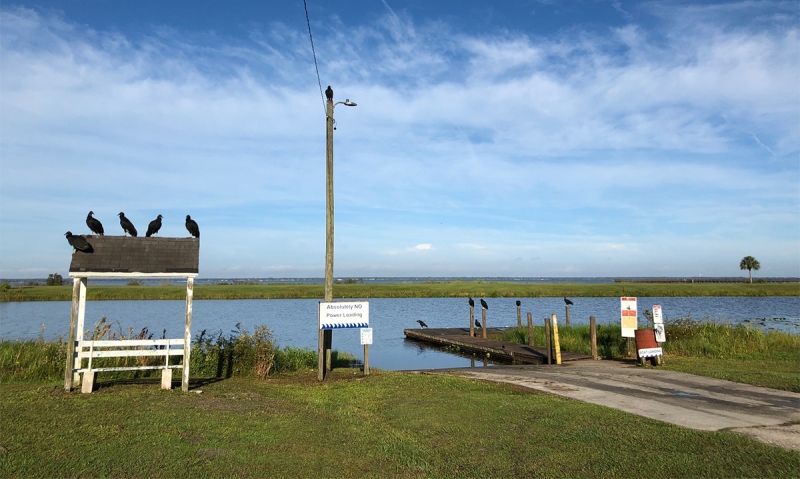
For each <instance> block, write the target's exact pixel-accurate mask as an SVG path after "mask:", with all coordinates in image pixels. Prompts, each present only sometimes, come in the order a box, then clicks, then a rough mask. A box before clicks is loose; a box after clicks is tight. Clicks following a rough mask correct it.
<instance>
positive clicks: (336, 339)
mask: <svg viewBox="0 0 800 479" xmlns="http://www.w3.org/2000/svg"><path fill="white" fill-rule="evenodd" d="M516 299H517V298H489V299H487V302H488V303H489V310H488V313H487V322H488V324H489V326H490V327H501V326H516V324H517V308H516V305H515V300H516ZM519 299H520V300H521V301H522V320H523V324H527V323H526V322H527V319H526V318H527V312H529V311H530V312H531V313H532V314H533V319H534V325H535V326H540V325H542V324H543V318H545V317H549V316H550V314H553V313H555V314H556V315H557V317H558V321H559V324H562V325H563V324H564V313H565V310H564V309H565V308H564V301H563V300H562V299H561V298H519ZM573 301H574V302H575V304H574V306H572V307H571V310H570V312H571V314H570V316H571V323H572V324H586V323H588V322H589V316H595V317H596V318H597V322H598V324H608V323H614V324H618V322H619V307H620V305H619V298H574V299H573ZM318 303H319V302H318V300H315V299H297V300H293V299H281V300H260V299H259V300H197V301H194V303H193V304H194V307H193V324H192V335H193V336H197V334H199V333H200V331H202V330H204V329H205V330H206V331H207V332H208V333H209V334H215V333H218V332H220V331H221V332H222V333H223V334H226V335H227V334H228V333H230V331H231V330H232V329H234V328H235V327H236V324H237V323H240V324H241V327H242V328H246V329H247V330H249V331H253V329H254V327H255V326H258V325H262V324H263V325H266V326H267V327H269V328H270V329H271V330H272V331H273V333H274V336H275V339H276V340H277V342H278V344H279V345H280V346H287V345H288V346H296V347H303V348H310V349H316V347H317V309H318ZM369 303H370V326H371V327H372V328H373V344H372V345H371V346H370V366H371V367H375V368H380V369H388V370H399V369H422V368H446V367H460V366H469V365H470V360H469V359H466V358H461V357H458V356H454V355H451V354H448V353H443V352H440V351H438V350H436V349H432V348H428V347H425V346H423V345H421V344H419V343H416V342H414V341H408V340H405V336H404V334H403V329H405V328H416V327H418V325H417V323H416V322H415V321H416V320H417V319H421V320H423V321H424V322H426V323H427V324H428V326H430V327H434V328H436V327H442V328H447V327H468V326H469V305H468V304H467V301H466V299H464V298H408V299H371V300H369ZM655 304H658V305H661V307H662V309H663V313H664V317H665V319H667V320H669V319H676V318H685V317H691V318H692V319H697V320H708V321H716V322H725V323H733V324H738V323H745V324H748V325H751V326H752V327H754V328H759V329H763V330H771V329H774V330H780V331H787V332H791V333H794V334H800V297H798V296H789V297H764V298H738V297H736V298H734V297H692V298H639V301H638V308H639V316H640V318H642V322H644V319H643V314H642V313H643V311H644V310H645V309H652V306H653V305H655ZM184 308H185V301H182V300H181V301H88V302H87V303H86V329H89V330H91V329H92V327H93V325H94V323H96V322H97V321H99V320H100V318H101V317H103V316H105V317H106V318H107V319H108V321H109V322H111V323H112V324H113V325H114V329H115V330H117V331H119V330H120V329H121V330H122V331H124V332H125V333H126V334H128V329H129V328H132V329H133V330H134V332H136V333H138V332H139V331H140V330H141V329H142V328H148V329H149V330H150V332H152V333H153V334H154V336H155V337H161V334H162V330H163V329H166V330H167V331H166V335H167V337H168V338H178V337H182V336H183V322H184ZM70 309H71V303H70V302H58V301H44V302H23V303H0V338H2V339H4V340H14V339H36V338H38V337H39V336H40V335H41V336H42V337H43V338H44V339H47V340H52V339H58V338H59V337H60V336H64V335H66V334H67V331H68V329H69V317H70ZM475 314H476V316H477V317H480V309H476V311H475ZM667 334H669V329H667ZM333 348H334V349H335V350H339V351H346V352H349V353H351V354H353V355H354V356H356V357H357V358H363V347H362V346H361V344H360V336H359V330H357V329H352V330H337V331H335V332H334V334H333Z"/></svg>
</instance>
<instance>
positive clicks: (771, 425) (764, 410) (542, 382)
mask: <svg viewBox="0 0 800 479" xmlns="http://www.w3.org/2000/svg"><path fill="white" fill-rule="evenodd" d="M426 372H427V373H435V374H458V375H461V376H464V377H470V378H475V379H482V380H488V381H497V382H504V383H511V384H515V385H518V386H522V387H526V388H531V389H535V390H537V391H542V392H546V393H551V394H555V395H558V396H563V397H567V398H571V399H576V400H579V401H586V402H589V403H593V404H598V405H601V406H607V407H611V408H615V409H619V410H622V411H626V412H629V413H631V414H637V415H639V416H644V417H648V418H651V419H657V420H659V421H664V422H668V423H671V424H677V425H679V426H683V427H688V428H691V429H700V430H706V431H719V430H723V429H730V430H734V431H735V432H741V433H745V434H748V435H750V436H753V437H755V438H756V439H759V440H761V441H763V442H767V443H770V444H775V445H779V446H781V447H786V448H789V449H794V450H798V451H800V394H797V393H792V392H787V391H780V390H775V389H769V388H762V387H757V386H750V385H748V384H740V383H734V382H731V381H725V380H721V379H714V378H707V377H702V376H695V375H692V374H686V373H679V372H675V371H667V370H665V369H662V368H643V367H638V366H636V364H635V363H633V362H625V361H605V360H604V361H591V360H588V361H571V362H567V363H563V364H561V365H549V366H547V365H528V366H491V367H485V368H460V369H449V370H436V371H426Z"/></svg>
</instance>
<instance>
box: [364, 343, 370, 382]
mask: <svg viewBox="0 0 800 479" xmlns="http://www.w3.org/2000/svg"><path fill="white" fill-rule="evenodd" d="M364 376H369V344H365V345H364Z"/></svg>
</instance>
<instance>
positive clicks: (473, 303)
mask: <svg viewBox="0 0 800 479" xmlns="http://www.w3.org/2000/svg"><path fill="white" fill-rule="evenodd" d="M469 307H470V308H474V307H475V300H474V299H472V298H469Z"/></svg>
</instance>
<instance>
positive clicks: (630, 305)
mask: <svg viewBox="0 0 800 479" xmlns="http://www.w3.org/2000/svg"><path fill="white" fill-rule="evenodd" d="M619 299H620V310H621V313H622V314H621V319H620V325H621V326H622V337H623V338H633V337H634V336H636V333H635V332H634V331H636V329H637V319H636V318H637V314H636V298H626V297H622V298H619Z"/></svg>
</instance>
